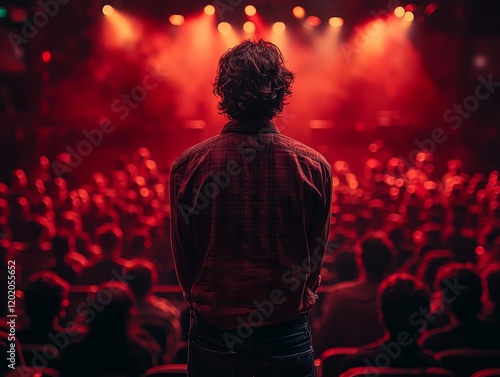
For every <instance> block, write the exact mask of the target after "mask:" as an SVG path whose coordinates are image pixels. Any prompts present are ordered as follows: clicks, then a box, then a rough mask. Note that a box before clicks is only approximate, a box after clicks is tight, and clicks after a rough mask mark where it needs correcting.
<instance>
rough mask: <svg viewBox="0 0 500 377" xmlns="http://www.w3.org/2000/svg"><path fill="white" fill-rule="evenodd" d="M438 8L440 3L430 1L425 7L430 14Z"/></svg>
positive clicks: (426, 12)
mask: <svg viewBox="0 0 500 377" xmlns="http://www.w3.org/2000/svg"><path fill="white" fill-rule="evenodd" d="M438 8H439V3H437V2H433V3H430V4H429V5H427V6H426V7H425V14H427V15H428V16H430V15H431V14H432V13H434V12H435V11H436V9H438Z"/></svg>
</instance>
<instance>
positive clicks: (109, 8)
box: [102, 4, 115, 16]
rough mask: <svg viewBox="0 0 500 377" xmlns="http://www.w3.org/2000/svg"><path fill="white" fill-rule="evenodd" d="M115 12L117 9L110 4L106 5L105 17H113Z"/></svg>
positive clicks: (104, 9) (103, 9) (104, 8)
mask: <svg viewBox="0 0 500 377" xmlns="http://www.w3.org/2000/svg"><path fill="white" fill-rule="evenodd" d="M114 11H115V9H114V8H113V7H112V6H111V5H109V4H106V5H105V6H103V7H102V13H103V14H104V15H105V16H111V15H112V14H113V12H114Z"/></svg>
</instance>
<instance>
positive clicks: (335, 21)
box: [328, 17, 344, 27]
mask: <svg viewBox="0 0 500 377" xmlns="http://www.w3.org/2000/svg"><path fill="white" fill-rule="evenodd" d="M328 23H329V24H330V26H331V27H342V25H344V20H343V19H342V18H341V17H332V18H330V19H329V20H328Z"/></svg>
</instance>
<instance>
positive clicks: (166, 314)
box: [127, 259, 181, 362]
mask: <svg viewBox="0 0 500 377" xmlns="http://www.w3.org/2000/svg"><path fill="white" fill-rule="evenodd" d="M127 275H128V276H129V277H130V280H128V281H127V284H128V286H129V287H130V289H131V291H132V293H133V294H134V296H135V299H136V302H135V310H134V315H133V318H134V320H135V322H136V324H137V325H139V326H140V327H141V328H142V329H144V330H146V331H148V332H149V333H150V334H151V335H152V336H153V338H154V339H155V341H156V342H157V343H158V344H159V346H160V347H161V350H162V352H163V354H164V355H165V356H164V361H165V362H171V361H172V360H173V358H174V356H175V354H176V352H177V345H178V344H177V343H178V342H179V339H180V336H181V327H180V323H179V317H180V311H179V309H177V308H176V307H175V306H174V305H172V303H171V302H170V301H168V300H167V299H165V298H161V297H158V296H155V295H153V294H152V293H151V289H152V288H153V286H154V285H155V284H157V282H158V273H157V271H156V268H155V266H154V264H153V263H152V262H150V261H147V260H145V259H136V260H133V261H132V263H131V266H130V268H129V269H128V270H127Z"/></svg>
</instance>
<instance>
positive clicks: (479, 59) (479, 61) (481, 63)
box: [474, 55, 487, 68]
mask: <svg viewBox="0 0 500 377" xmlns="http://www.w3.org/2000/svg"><path fill="white" fill-rule="evenodd" d="M486 64H487V61H486V58H485V57H484V56H482V55H477V56H476V57H475V58H474V66H475V67H476V68H484V67H486Z"/></svg>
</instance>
